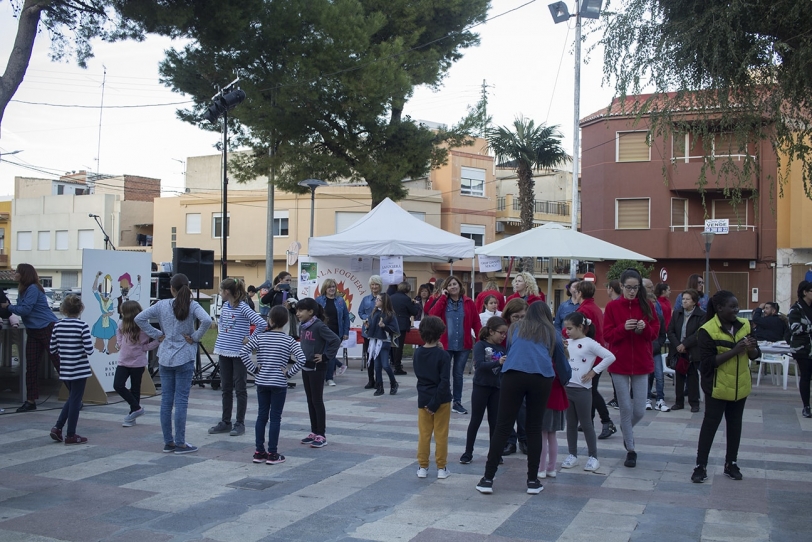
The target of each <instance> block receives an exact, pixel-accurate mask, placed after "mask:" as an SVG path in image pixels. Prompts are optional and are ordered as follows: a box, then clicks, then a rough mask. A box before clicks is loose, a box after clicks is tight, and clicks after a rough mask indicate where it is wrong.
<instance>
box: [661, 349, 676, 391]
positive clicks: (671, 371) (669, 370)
mask: <svg viewBox="0 0 812 542" xmlns="http://www.w3.org/2000/svg"><path fill="white" fill-rule="evenodd" d="M665 358H666V355H665V354H663V355H662V356H660V359H661V360H662V364H663V376H665V375H671V384H672V385H674V386H676V385H677V379H676V378H675V377H674V375H675V374H676V373H677V372H676V371H675V370H674V369H672V368H671V367H669V366H668V364H667V363H666V362H665Z"/></svg>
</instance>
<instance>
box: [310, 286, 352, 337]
mask: <svg viewBox="0 0 812 542" xmlns="http://www.w3.org/2000/svg"><path fill="white" fill-rule="evenodd" d="M316 303H318V304H319V305H321V306H322V307H325V306H327V296H324V295H320V296H319V297H317V298H316ZM335 305H336V313H337V314H338V332H339V333H338V335H339V337H338V338H339V339H343V338H344V336H346V335H349V334H350V311H349V310H348V309H347V304H346V303H345V302H344V298H343V297H341V296H336V298H335Z"/></svg>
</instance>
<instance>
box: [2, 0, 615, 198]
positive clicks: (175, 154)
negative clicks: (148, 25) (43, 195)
mask: <svg viewBox="0 0 812 542" xmlns="http://www.w3.org/2000/svg"><path fill="white" fill-rule="evenodd" d="M548 3H550V0H541V1H538V0H537V1H535V2H531V3H529V4H527V0H492V2H491V4H492V6H491V11H490V13H489V17H494V16H496V15H499V14H503V13H504V15H502V16H500V17H497V18H495V19H493V20H491V21H489V22H488V23H486V24H485V25H483V26H480V27H478V28H477V31H479V33H480V36H481V44H480V45H479V47H476V48H471V49H468V50H466V51H464V56H463V58H462V60H460V61H459V62H457V63H456V64H455V65H454V66H453V67H452V68H451V70H450V72H449V74H448V76H447V78H446V80H445V82H444V85H443V87H442V89H441V90H440V91H438V92H433V91H431V90H428V89H422V88H421V89H417V91H416V92H415V95H414V97H413V98H412V99H411V100H410V101H409V103H408V104H407V106H406V110H405V113H406V114H408V115H410V116H411V117H412V118H414V119H420V120H428V121H433V122H439V123H444V124H449V125H450V124H453V123H455V122H456V121H458V120H459V119H460V118H461V117H462V116H463V115H464V114H465V112H466V108H467V107H468V106H470V105H473V104H475V103H476V102H477V100H478V99H479V96H480V94H481V91H482V82H483V80H485V81H487V85H488V93H489V112H490V113H491V114H492V115H493V121H494V123H495V124H497V125H506V124H510V123H512V121H513V119H514V118H515V117H516V116H517V115H520V114H523V115H524V116H525V117H529V118H532V119H533V120H535V121H536V122H537V123H539V122H547V123H548V124H557V125H560V128H561V131H562V132H563V134H564V135H565V139H564V145H565V147H566V148H567V149H568V150H570V152H571V150H572V133H573V54H572V52H573V50H572V48H573V38H574V34H575V29H574V22H573V21H572V20H571V21H570V24H558V25H554V24H553V22H552V18H551V16H550V12H549V10H548V8H547V4H548ZM524 4H527V5H524ZM569 4H572V5H571V6H570V10H571V11H572V10H573V8H574V2H572V1H571V2H569ZM516 8H518V9H516ZM510 10H515V11H510ZM16 23H17V21H16V19H14V18H13V17H12V14H11V7H10V5H9V3H8V2H0V66H2V68H0V70H4V69H5V63H6V61H7V59H8V55H9V51H10V50H11V47H12V45H13V41H14V34H15V33H16ZM593 41H594V40H593ZM587 45H589V42H587ZM172 46H173V44H172V42H171V40H168V39H165V38H149V39H147V40H146V41H144V42H141V43H135V42H121V43H116V44H104V43H97V44H96V45H95V48H94V51H95V58H93V59H91V60H90V61H89V63H88V68H87V69H86V70H83V69H81V68H78V67H76V66H75V64H74V63H54V62H51V61H50V60H49V58H48V49H49V42H48V36H47V33H42V34H40V35H39V36H38V37H37V41H36V45H35V48H34V54H33V57H32V59H31V64H30V66H29V69H28V73H27V75H26V78H25V80H24V81H23V83H22V85H21V86H20V89H19V90H18V92H17V94H16V95H15V97H14V100H16V101H13V102H12V103H10V104H9V106H8V107H7V109H6V112H5V117H4V119H3V124H2V132H0V152H1V153H9V152H13V151H21V152H19V153H18V154H16V155H13V156H7V157H5V159H7V160H9V161H13V162H18V163H20V164H24V165H25V166H27V168H24V167H20V166H15V165H12V164H9V163H7V162H5V161H4V162H2V163H0V195H12V194H13V191H14V183H13V182H14V177H15V176H18V175H21V176H32V177H43V178H56V177H57V176H58V175H60V174H63V173H65V172H69V171H75V170H81V169H87V170H90V171H96V170H97V169H98V170H99V171H100V172H102V173H109V174H125V173H126V174H131V175H143V176H147V177H156V178H159V179H161V180H162V186H163V190H164V194H165V195H168V194H170V193H177V192H179V191H182V190H183V188H184V187H185V184H184V175H183V174H184V162H185V160H186V157H187V156H200V155H206V154H214V153H216V150H215V149H214V148H213V146H214V144H215V143H216V142H217V141H218V140H219V136H218V135H217V134H214V133H209V132H204V131H202V130H199V129H197V128H196V127H194V126H191V125H189V124H186V123H184V122H181V121H180V120H177V118H176V115H175V111H176V109H177V107H178V106H173V105H156V104H171V103H176V102H183V101H185V100H186V99H187V98H186V97H185V96H183V95H181V94H176V93H173V92H171V91H170V90H169V89H168V88H166V87H164V86H163V85H161V84H160V83H159V82H158V63H159V62H160V61H161V60H162V58H163V55H164V51H165V50H166V49H168V48H171V47H172ZM584 49H585V50H586V47H585V48H584ZM562 55H563V56H562ZM584 56H585V57H586V56H587V55H586V52H585V53H584ZM584 60H585V62H584V63H583V66H582V71H581V115H580V116H581V117H584V116H586V115H587V114H589V113H592V112H594V111H597V110H598V109H601V108H603V107H606V105H607V104H608V103H609V101H610V100H611V98H612V95H613V91H612V89H609V88H603V87H601V77H602V68H601V66H602V57H601V56H600V54H597V53H594V54H592V57H591V58H585V59H584ZM104 67H106V69H107V79H106V84H105V87H104V88H105V91H104V109H103V110H102V113H101V119H100V109H99V107H98V106H99V105H100V104H101V100H102V80H103V74H104ZM248 99H250V96H249V97H248ZM20 102H33V103H34V104H27V103H20ZM43 104H58V105H67V106H73V107H52V106H49V105H43ZM145 105H155V106H154V107H121V106H145ZM75 106H82V107H75ZM100 122H101V129H100Z"/></svg>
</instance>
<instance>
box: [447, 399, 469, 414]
mask: <svg viewBox="0 0 812 542" xmlns="http://www.w3.org/2000/svg"><path fill="white" fill-rule="evenodd" d="M451 410H453V411H454V412H456V413H457V414H468V411H467V410H465V408H464V407H463V406H462V403H460V402H459V401H454V406H452V407H451Z"/></svg>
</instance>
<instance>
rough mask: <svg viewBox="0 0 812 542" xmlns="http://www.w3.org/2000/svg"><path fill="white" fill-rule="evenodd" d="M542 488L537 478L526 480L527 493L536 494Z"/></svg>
mask: <svg viewBox="0 0 812 542" xmlns="http://www.w3.org/2000/svg"><path fill="white" fill-rule="evenodd" d="M477 489H479V487H477ZM542 490H544V486H543V485H541V480H539V479H538V478H536V479H535V480H528V481H527V493H528V494H529V495H538V494H539V493H541V492H542Z"/></svg>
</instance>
